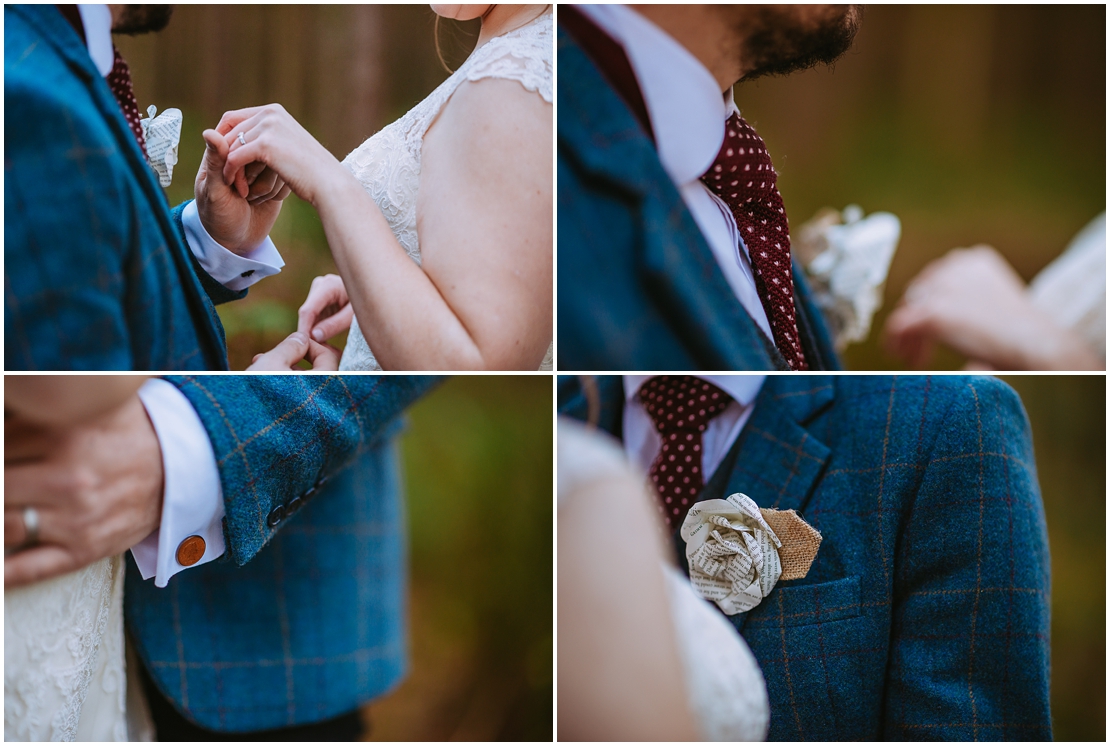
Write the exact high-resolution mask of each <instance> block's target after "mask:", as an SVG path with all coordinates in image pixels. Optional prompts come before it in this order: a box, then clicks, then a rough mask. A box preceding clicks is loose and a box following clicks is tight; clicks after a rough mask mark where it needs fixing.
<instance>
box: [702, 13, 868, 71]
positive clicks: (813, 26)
mask: <svg viewBox="0 0 1110 746" xmlns="http://www.w3.org/2000/svg"><path fill="white" fill-rule="evenodd" d="M722 7H723V8H730V7H733V8H735V7H739V8H741V9H742V10H740V11H739V13H740V14H739V16H734V18H733V23H734V27H735V28H736V30H737V33H738V35H739V36H740V38H742V39H744V42H743V45H742V50H741V51H742V56H743V59H744V60H745V61H746V62H747V63H748V64H749V65H750V66H751V70H750V72H749V73H748V74H747V75H745V76H744V78H743V79H744V80H746V81H747V80H753V79H754V78H759V77H762V76H764V75H786V74H788V73H792V72H796V71H798V70H808V69H809V68H811V67H815V66H816V65H819V64H825V65H829V64H832V63H833V62H835V61H836V59H837V58H839V57H840V56H841V55H842V54H844V53H845V52H847V51H848V49H849V48H851V46H852V41H853V40H854V39H855V36H856V32H857V31H859V27H860V21H861V20H862V16H863V6H862V5H809V6H785V7H783V6H770V5H756V6H722Z"/></svg>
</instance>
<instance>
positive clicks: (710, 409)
mask: <svg viewBox="0 0 1110 746" xmlns="http://www.w3.org/2000/svg"><path fill="white" fill-rule="evenodd" d="M639 393H640V402H641V403H642V404H643V405H644V411H646V412H647V413H648V416H650V417H651V420H652V422H654V423H655V429H656V430H658V431H659V436H660V438H661V439H662V441H663V444H662V446H660V448H659V455H658V456H656V457H655V461H653V462H652V464H651V469H650V470H649V471H648V476H650V477H651V480H652V482H653V483H654V484H655V488H656V489H657V490H658V491H659V509H660V511H661V512H662V514H663V518H664V520H665V521H666V522H667V527H668V528H670V529H672V530H673V529H674V528H675V527H676V526H680V525H682V521H683V519H685V518H686V512H687V511H688V510H689V509H690V506H691V505H693V504H694V501H695V500H697V496H698V494H699V493H700V492H701V491H702V488H704V487H705V479H704V476H703V475H702V469H701V457H702V447H701V446H702V434H703V433H704V432H705V427H706V425H708V424H709V421H710V420H712V419H713V418H714V417H716V416H717V415H719V414H720V413H721V412H723V411H724V410H725V407H727V406H728V405H729V402H731V401H732V397H731V396H729V395H728V394H726V393H725V392H724V391H721V390H720V389H719V388H717V387H716V386H714V385H713V384H711V383H708V382H706V381H703V380H702V379H700V378H697V377H696V376H656V377H654V378H651V379H649V380H648V381H645V382H644V385H643V386H641V387H640V392H639Z"/></svg>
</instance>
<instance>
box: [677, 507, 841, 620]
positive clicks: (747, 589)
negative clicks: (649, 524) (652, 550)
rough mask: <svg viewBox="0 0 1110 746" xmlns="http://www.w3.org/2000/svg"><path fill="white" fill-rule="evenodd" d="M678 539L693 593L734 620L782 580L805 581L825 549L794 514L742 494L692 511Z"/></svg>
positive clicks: (755, 604)
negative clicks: (762, 505)
mask: <svg viewBox="0 0 1110 746" xmlns="http://www.w3.org/2000/svg"><path fill="white" fill-rule="evenodd" d="M680 535H681V536H682V539H683V540H684V541H685V542H686V559H687V561H688V563H689V565H690V582H691V584H692V585H693V586H694V590H695V591H697V593H698V595H700V596H701V597H702V598H704V599H707V600H709V601H712V602H714V603H715V604H717V606H719V607H720V608H721V611H723V612H725V613H726V614H730V615H731V614H739V613H741V612H744V611H748V610H750V609H753V608H755V607H756V606H757V605H759V603H760V602H761V601H762V600H763V599H764V598H766V597H767V594H768V593H770V592H771V589H772V588H774V587H775V583H777V582H778V581H779V579H780V578H781V579H783V580H795V579H797V578H804V577H805V576H806V573H808V572H809V567H810V565H811V564H812V563H813V558H814V557H816V556H817V548H818V547H819V546H820V545H821V534H820V533H818V532H817V529H815V528H813V527H812V526H810V525H809V524H808V523H806V522H805V521H803V520H802V519H801V518H800V517H799V516H798V514H797V513H795V512H794V511H793V510H768V509H761V508H760V507H759V506H758V505H756V504H755V501H754V500H752V499H751V498H750V497H748V496H747V495H744V494H741V493H739V492H738V493H736V494H734V495H730V496H729V497H728V498H726V499H724V500H705V501H704V502H700V503H697V504H696V505H694V507H692V508H690V512H689V513H687V514H686V520H685V521H683V523H682V529H681V531H680Z"/></svg>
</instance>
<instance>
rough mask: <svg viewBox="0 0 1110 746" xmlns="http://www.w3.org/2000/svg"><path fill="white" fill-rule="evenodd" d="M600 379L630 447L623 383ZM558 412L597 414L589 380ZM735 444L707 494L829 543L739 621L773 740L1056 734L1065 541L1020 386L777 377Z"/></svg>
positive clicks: (615, 425)
mask: <svg viewBox="0 0 1110 746" xmlns="http://www.w3.org/2000/svg"><path fill="white" fill-rule="evenodd" d="M600 384H601V385H600V388H601V391H602V410H601V421H600V424H601V426H602V427H604V428H605V429H607V430H609V431H610V432H612V433H613V434H615V435H618V436H619V434H620V422H621V407H622V401H623V394H622V389H621V384H620V380H619V378H613V377H609V378H603V379H601V381H600ZM559 407H560V410H561V411H563V412H564V413H567V414H570V415H572V416H576V417H579V418H583V417H584V416H585V411H586V408H585V401H584V399H583V396H582V394H581V392H580V390H579V387H578V382H577V380H575V379H566V380H563V381H560V384H559ZM736 448H737V449H738V450H737V455H736V460H735V464H734V465H733V467H732V468H731V469H730V470H729V471H728V472H727V473H726V474H724V475H722V476H723V477H726V478H725V479H721V480H717V478H716V475H715V476H714V479H713V480H711V482H710V486H709V487H707V489H706V494H704V495H703V496H702V497H701V498H699V499H707V498H713V497H720V496H723V495H728V494H731V493H733V492H743V493H745V494H747V495H749V496H751V497H752V498H753V499H754V500H755V501H756V502H757V503H759V504H760V505H761V506H764V507H774V508H779V509H787V508H793V509H794V510H796V511H798V512H799V513H800V514H801V515H802V516H804V517H805V519H806V520H807V521H809V523H811V524H812V525H813V526H815V527H816V528H817V529H818V530H819V531H820V532H821V534H822V536H823V537H824V541H823V542H822V544H821V548H820V550H819V551H818V553H817V558H816V560H815V562H814V564H813V566H812V568H811V569H810V572H809V574H808V576H807V577H805V578H803V579H801V580H794V581H784V582H781V583H779V585H778V586H777V587H776V588H775V589H774V590H773V591H772V592H771V593H770V595H768V596H767V598H765V599H764V600H763V602H762V603H761V604H760V605H759V606H757V607H755V608H754V609H752V610H751V611H749V612H747V613H745V614H738V615H735V616H732V617H730V620H731V621H732V623H733V624H734V625H735V626H736V629H737V630H739V631H740V632H741V634H743V636H744V638H745V639H746V640H747V642H748V644H749V646H750V647H751V649H752V652H753V653H754V654H755V656H756V658H757V659H758V660H759V663H760V666H761V667H762V669H763V675H764V677H765V679H766V681H767V690H768V694H769V697H770V704H771V728H770V733H769V735H768V739H769V740H772V741H780V740H819V741H834V740H863V741H877V740H954V741H972V740H981V741H996V740H1034V741H1043V740H1049V739H1051V737H1052V729H1051V722H1050V718H1049V697H1048V685H1049V555H1048V537H1047V532H1046V528H1045V519H1044V510H1043V506H1042V504H1041V498H1040V491H1039V488H1038V486H1037V473H1036V466H1035V464H1034V459H1033V447H1032V443H1031V440H1030V433H1029V424H1028V420H1027V419H1026V417H1025V412H1024V410H1023V408H1022V406H1021V401H1020V400H1019V399H1018V397H1017V395H1016V394H1015V393H1014V392H1013V391H1012V390H1011V389H1010V388H1009V387H1007V386H1006V385H1005V384H1003V383H1001V382H999V381H997V380H995V379H991V378H980V377H964V376H937V377H904V378H891V377H885V376H850V377H849V376H836V377H813V376H771V377H769V378H768V379H767V382H766V383H765V384H764V386H763V389H762V391H761V392H760V394H759V397H758V398H757V400H756V403H755V408H754V410H753V412H752V415H751V419H750V420H749V421H748V424H747V425H746V427H745V428H744V431H743V433H742V434H741V436H740V439H739V441H738V443H737V446H736ZM722 468H724V467H722ZM716 481H720V484H719V486H718V489H719V494H710V493H711V492H712V490H711V488H712V487H713V483H714V482H716ZM676 547H677V548H681V539H678V540H677V541H676ZM678 554H679V557H683V553H682V552H681V551H679V553H678Z"/></svg>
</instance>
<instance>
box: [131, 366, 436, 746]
mask: <svg viewBox="0 0 1110 746" xmlns="http://www.w3.org/2000/svg"><path fill="white" fill-rule="evenodd" d="M170 380H171V382H172V383H173V384H174V385H176V386H178V387H179V388H180V390H181V391H182V393H184V394H185V396H186V397H188V399H189V401H190V402H191V403H192V404H193V406H194V407H196V409H197V412H199V413H200V417H201V420H202V421H203V422H204V424H205V427H206V428H207V429H208V433H209V435H210V437H211V439H212V445H213V448H214V451H215V454H216V459H217V463H218V464H219V469H220V480H221V483H222V485H223V491H224V501H225V508H226V511H227V517H226V519H225V523H224V530H225V535H226V538H227V547H228V552H227V554H225V555H224V557H223V558H221V559H220V560H217V561H215V562H210V563H208V564H206V565H202V566H199V567H196V568H192V569H189V570H186V571H184V572H181V573H179V574H177V575H175V576H174V577H173V578H171V579H170V581H169V585H168V586H167V587H166V588H156V587H154V584H153V582H150V581H143V580H142V579H141V577H140V575H139V573H138V569H137V568H136V567H135V566H134V562H133V560H131V559H130V554H129V555H128V557H129V564H130V565H131V567H130V568H129V571H128V574H127V587H126V593H125V595H124V599H125V618H126V621H127V627H128V629H129V630H130V632H131V635H132V638H133V639H134V641H135V643H136V648H137V649H138V653H139V655H140V657H141V658H142V660H143V663H144V664H145V666H146V668H147V670H148V671H149V672H150V674H151V676H152V678H153V679H154V681H155V683H156V685H157V686H158V688H159V690H161V691H162V693H163V694H165V695H166V697H168V698H169V699H170V700H171V701H172V702H174V703H175V705H176V706H177V708H178V709H179V710H180V711H181V712H182V713H183V714H184V715H185V716H186V717H187V718H188V719H190V720H192V721H194V722H196V723H198V724H199V725H202V726H204V727H206V728H209V729H213V730H217V731H226V732H241V731H254V730H267V729H271V728H279V727H285V726H291V725H300V724H303V723H311V722H316V721H319V720H324V719H327V718H331V717H335V716H337V715H340V714H342V713H346V712H350V711H351V710H354V709H355V708H357V707H358V706H359V705H360V704H362V703H364V702H366V701H368V700H370V699H372V698H374V697H377V696H379V695H381V694H383V693H384V692H386V691H387V690H389V689H390V688H391V687H392V686H394V685H395V684H396V683H397V682H398V680H399V679H400V677H401V675H402V674H403V673H404V670H405V659H406V651H405V628H404V625H405V578H406V571H405V561H406V553H405V540H404V535H405V534H404V531H405V526H404V520H403V508H402V503H401V500H400V485H399V481H398V480H399V475H398V468H397V467H398V465H397V459H396V455H397V454H396V448H395V443H394V435H395V434H396V433H397V431H398V428H399V419H398V418H399V416H400V413H401V412H402V411H403V410H404V409H405V408H406V407H407V406H408V405H409V404H411V403H412V402H413V401H415V400H416V399H417V398H418V397H419V396H421V395H422V394H423V393H425V392H426V391H427V390H428V389H429V388H430V387H431V386H432V385H434V383H435V382H436V381H437V380H438V379H437V378H435V377H431V376H423V377H422V376H328V377H321V376H310V375H309V376H302V375H289V376H280V375H275V376H200V377H188V378H171V379H170Z"/></svg>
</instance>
